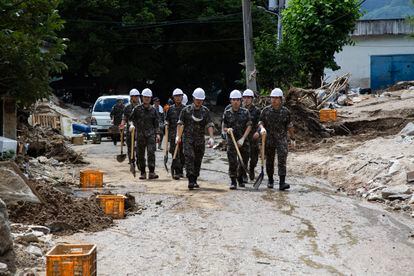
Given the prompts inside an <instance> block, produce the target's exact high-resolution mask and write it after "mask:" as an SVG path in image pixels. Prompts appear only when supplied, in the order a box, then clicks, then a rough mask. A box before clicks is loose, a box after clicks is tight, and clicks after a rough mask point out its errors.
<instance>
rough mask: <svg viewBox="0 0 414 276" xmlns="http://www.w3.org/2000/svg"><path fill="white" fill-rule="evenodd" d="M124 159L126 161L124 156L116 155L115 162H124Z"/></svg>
mask: <svg viewBox="0 0 414 276" xmlns="http://www.w3.org/2000/svg"><path fill="white" fill-rule="evenodd" d="M125 159H126V154H119V155H117V156H116V160H117V161H118V162H119V163H122V162H124V161H125Z"/></svg>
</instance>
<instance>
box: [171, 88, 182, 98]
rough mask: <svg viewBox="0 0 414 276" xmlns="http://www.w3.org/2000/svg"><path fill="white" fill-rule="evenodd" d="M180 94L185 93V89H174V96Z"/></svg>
mask: <svg viewBox="0 0 414 276" xmlns="http://www.w3.org/2000/svg"><path fill="white" fill-rule="evenodd" d="M180 95H184V93H183V90H181V89H180V88H176V89H174V91H173V96H180Z"/></svg>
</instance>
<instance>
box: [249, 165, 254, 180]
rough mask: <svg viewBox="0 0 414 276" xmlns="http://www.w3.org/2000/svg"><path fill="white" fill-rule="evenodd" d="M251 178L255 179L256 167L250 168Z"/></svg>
mask: <svg viewBox="0 0 414 276" xmlns="http://www.w3.org/2000/svg"><path fill="white" fill-rule="evenodd" d="M249 178H250V180H252V181H253V180H254V179H255V175H254V168H250V170H249Z"/></svg>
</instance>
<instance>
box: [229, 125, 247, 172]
mask: <svg viewBox="0 0 414 276" xmlns="http://www.w3.org/2000/svg"><path fill="white" fill-rule="evenodd" d="M229 134H230V137H231V140H232V141H233V144H234V147H235V148H236V152H237V156H238V157H239V162H240V165H241V166H242V168H243V170H244V171H245V172H247V169H246V166H245V165H244V162H243V158H242V156H241V153H240V150H239V145H238V144H237V142H236V139H235V138H234V134H233V131H230V132H229Z"/></svg>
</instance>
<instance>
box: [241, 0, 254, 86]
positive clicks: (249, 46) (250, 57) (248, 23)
mask: <svg viewBox="0 0 414 276" xmlns="http://www.w3.org/2000/svg"><path fill="white" fill-rule="evenodd" d="M242 6H243V33H244V59H245V68H246V87H247V88H248V89H251V90H253V91H254V92H257V84H256V66H255V64H254V50H253V24H252V6H251V2H250V0H242Z"/></svg>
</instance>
